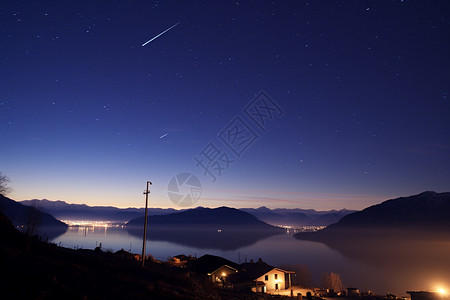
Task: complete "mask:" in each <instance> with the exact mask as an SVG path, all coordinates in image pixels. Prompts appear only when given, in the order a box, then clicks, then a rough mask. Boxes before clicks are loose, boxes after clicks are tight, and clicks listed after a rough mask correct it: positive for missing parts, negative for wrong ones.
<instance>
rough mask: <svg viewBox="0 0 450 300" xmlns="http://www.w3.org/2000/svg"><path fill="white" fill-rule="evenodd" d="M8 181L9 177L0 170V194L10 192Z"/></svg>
mask: <svg viewBox="0 0 450 300" xmlns="http://www.w3.org/2000/svg"><path fill="white" fill-rule="evenodd" d="M9 183H10V180H9V178H8V177H7V176H5V175H3V174H2V173H1V172H0V195H6V194H8V193H9V192H11V188H10V187H9V186H8V184H9Z"/></svg>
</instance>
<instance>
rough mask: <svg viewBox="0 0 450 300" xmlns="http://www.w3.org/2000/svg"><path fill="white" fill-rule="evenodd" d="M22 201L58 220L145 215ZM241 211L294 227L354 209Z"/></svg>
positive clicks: (164, 211)
mask: <svg viewBox="0 0 450 300" xmlns="http://www.w3.org/2000/svg"><path fill="white" fill-rule="evenodd" d="M20 203H22V204H25V205H31V204H33V205H36V206H37V207H38V208H39V209H40V210H42V211H45V212H47V213H49V214H51V215H53V216H54V217H55V218H57V219H59V220H96V221H117V222H128V221H130V220H132V219H135V218H138V217H142V216H143V215H144V209H143V208H117V207H112V206H88V205H85V204H69V203H66V202H64V201H60V200H58V201H50V200H46V199H43V200H36V199H34V200H25V201H21V202H20ZM185 210H187V209H182V210H175V209H173V208H167V209H163V208H149V209H148V214H149V215H166V214H171V213H175V212H181V211H185ZM239 210H241V211H244V212H247V213H250V214H252V215H253V216H255V217H257V218H258V219H260V220H262V221H264V222H266V223H268V224H271V225H294V226H305V225H309V226H327V225H329V224H333V223H336V222H337V221H339V220H340V219H341V218H342V217H344V216H346V215H347V214H349V213H352V212H354V211H352V210H346V209H343V210H330V211H316V210H313V209H286V208H276V209H269V208H267V207H265V206H262V207H260V208H241V209H239Z"/></svg>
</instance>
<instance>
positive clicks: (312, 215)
mask: <svg viewBox="0 0 450 300" xmlns="http://www.w3.org/2000/svg"><path fill="white" fill-rule="evenodd" d="M240 210H242V211H245V212H248V213H250V214H252V215H254V216H255V217H257V218H258V219H260V220H262V221H264V222H267V223H269V224H272V225H294V226H305V225H310V226H313V225H314V226H327V225H329V224H333V223H336V222H337V221H339V220H340V219H341V218H342V217H344V216H346V215H348V214H350V213H352V212H354V211H353V210H346V209H343V210H339V211H337V210H331V211H316V210H314V209H299V208H295V209H288V208H276V209H273V210H271V209H269V208H267V207H265V206H262V207H259V208H241V209H240Z"/></svg>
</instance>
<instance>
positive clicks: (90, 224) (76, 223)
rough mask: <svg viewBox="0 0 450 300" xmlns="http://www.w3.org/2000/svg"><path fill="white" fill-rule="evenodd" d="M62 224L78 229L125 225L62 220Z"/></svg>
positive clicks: (120, 225) (109, 222) (107, 222)
mask: <svg viewBox="0 0 450 300" xmlns="http://www.w3.org/2000/svg"><path fill="white" fill-rule="evenodd" d="M61 222H64V223H66V224H67V225H69V226H73V227H75V226H78V227H105V228H108V227H122V226H123V224H118V223H117V222H112V221H86V220H82V221H74V220H61Z"/></svg>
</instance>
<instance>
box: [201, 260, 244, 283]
mask: <svg viewBox="0 0 450 300" xmlns="http://www.w3.org/2000/svg"><path fill="white" fill-rule="evenodd" d="M192 270H193V271H195V272H196V273H199V274H206V275H207V276H208V278H209V280H211V282H214V283H218V284H220V285H222V286H229V285H230V281H229V280H228V278H229V276H231V275H233V274H235V273H237V272H239V271H240V270H241V267H240V266H239V265H238V264H236V263H234V262H232V261H230V260H228V259H225V258H223V257H220V256H215V255H209V254H205V255H203V256H201V257H199V258H198V259H197V260H195V261H193V262H192Z"/></svg>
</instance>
